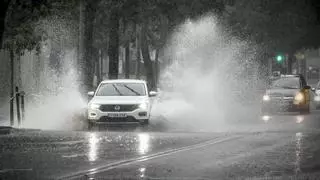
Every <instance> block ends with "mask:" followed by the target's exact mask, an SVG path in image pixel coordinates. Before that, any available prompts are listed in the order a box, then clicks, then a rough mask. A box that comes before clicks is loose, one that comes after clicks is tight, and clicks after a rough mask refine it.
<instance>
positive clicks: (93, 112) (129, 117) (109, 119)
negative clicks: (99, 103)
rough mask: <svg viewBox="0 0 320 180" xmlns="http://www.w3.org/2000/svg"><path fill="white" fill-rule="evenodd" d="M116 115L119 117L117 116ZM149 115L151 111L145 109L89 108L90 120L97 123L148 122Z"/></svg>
mask: <svg viewBox="0 0 320 180" xmlns="http://www.w3.org/2000/svg"><path fill="white" fill-rule="evenodd" d="M111 115H113V116H111ZM115 115H117V116H119V117H115ZM120 115H121V116H120ZM149 117H150V111H149V110H144V109H136V110H134V111H131V112H114V111H113V112H103V111H101V110H99V109H89V110H88V120H89V122H92V123H95V124H144V123H147V122H148V120H149Z"/></svg>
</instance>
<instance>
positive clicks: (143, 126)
mask: <svg viewBox="0 0 320 180" xmlns="http://www.w3.org/2000/svg"><path fill="white" fill-rule="evenodd" d="M140 125H141V127H142V129H144V130H148V129H149V119H146V120H144V122H142V123H141V124H140Z"/></svg>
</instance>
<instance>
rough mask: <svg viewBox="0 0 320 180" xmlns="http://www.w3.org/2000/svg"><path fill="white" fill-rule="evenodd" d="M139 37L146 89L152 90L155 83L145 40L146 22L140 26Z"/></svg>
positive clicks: (147, 44)
mask: <svg viewBox="0 0 320 180" xmlns="http://www.w3.org/2000/svg"><path fill="white" fill-rule="evenodd" d="M140 35H141V52H142V57H143V61H144V66H145V70H146V76H147V82H148V87H149V89H151V90H154V89H155V87H156V83H155V80H154V72H153V65H152V61H151V58H150V53H149V43H148V39H147V23H146V22H144V23H143V24H142V27H141V34H140Z"/></svg>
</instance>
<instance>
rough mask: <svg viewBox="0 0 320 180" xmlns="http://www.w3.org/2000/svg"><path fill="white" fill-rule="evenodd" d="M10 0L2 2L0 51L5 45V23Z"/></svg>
mask: <svg viewBox="0 0 320 180" xmlns="http://www.w3.org/2000/svg"><path fill="white" fill-rule="evenodd" d="M9 4H10V0H7V1H5V0H2V1H1V11H0V49H2V45H3V39H4V38H3V33H4V29H5V21H6V14H7V10H8V8H9Z"/></svg>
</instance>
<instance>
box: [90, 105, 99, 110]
mask: <svg viewBox="0 0 320 180" xmlns="http://www.w3.org/2000/svg"><path fill="white" fill-rule="evenodd" d="M99 108H100V104H89V109H99Z"/></svg>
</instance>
